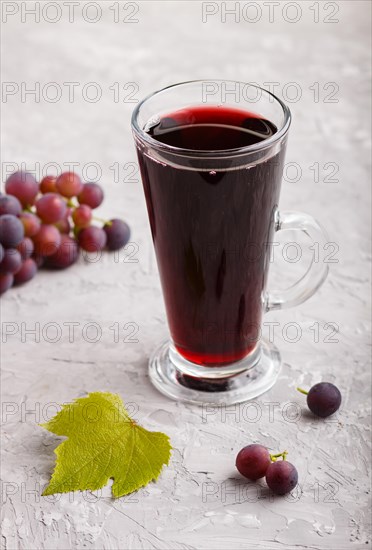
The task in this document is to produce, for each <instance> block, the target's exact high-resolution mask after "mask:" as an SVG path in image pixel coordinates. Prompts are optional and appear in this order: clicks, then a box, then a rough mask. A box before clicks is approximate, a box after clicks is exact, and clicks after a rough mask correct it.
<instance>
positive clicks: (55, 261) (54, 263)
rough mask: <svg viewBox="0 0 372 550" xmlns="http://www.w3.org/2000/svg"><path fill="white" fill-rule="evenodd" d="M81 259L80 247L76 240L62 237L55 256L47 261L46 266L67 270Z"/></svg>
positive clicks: (65, 236)
mask: <svg viewBox="0 0 372 550" xmlns="http://www.w3.org/2000/svg"><path fill="white" fill-rule="evenodd" d="M78 257H79V246H78V244H77V242H76V241H75V239H72V238H71V237H69V236H68V235H62V238H61V244H60V246H59V248H58V250H57V252H56V253H55V254H53V255H52V256H49V258H47V260H46V266H47V267H51V268H55V269H65V268H66V267H70V265H72V264H74V263H75V262H76V260H77V259H78Z"/></svg>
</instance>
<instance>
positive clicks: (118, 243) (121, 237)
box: [103, 219, 130, 250]
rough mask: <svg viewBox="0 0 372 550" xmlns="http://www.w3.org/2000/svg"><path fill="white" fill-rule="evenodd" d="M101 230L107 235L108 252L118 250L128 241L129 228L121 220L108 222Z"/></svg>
mask: <svg viewBox="0 0 372 550" xmlns="http://www.w3.org/2000/svg"><path fill="white" fill-rule="evenodd" d="M103 229H104V230H105V233H106V235H107V243H106V246H107V248H108V249H109V250H119V248H122V247H123V246H125V245H126V244H127V242H128V241H129V238H130V228H129V225H128V224H127V223H125V222H124V221H123V220H118V219H113V220H110V221H109V222H108V223H106V224H105V225H104V227H103Z"/></svg>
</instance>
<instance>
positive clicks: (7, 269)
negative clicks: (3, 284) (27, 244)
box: [0, 248, 22, 275]
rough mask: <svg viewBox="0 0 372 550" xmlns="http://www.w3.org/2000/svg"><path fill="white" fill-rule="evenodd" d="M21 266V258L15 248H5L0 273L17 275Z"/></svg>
mask: <svg viewBox="0 0 372 550" xmlns="http://www.w3.org/2000/svg"><path fill="white" fill-rule="evenodd" d="M21 265H22V256H21V254H20V253H19V252H18V250H16V249H15V248H7V249H6V250H4V258H3V261H2V262H1V264H0V273H1V274H2V275H5V274H6V273H11V274H12V275H14V273H17V271H18V270H19V269H20V267H21Z"/></svg>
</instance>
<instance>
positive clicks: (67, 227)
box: [54, 216, 71, 235]
mask: <svg viewBox="0 0 372 550" xmlns="http://www.w3.org/2000/svg"><path fill="white" fill-rule="evenodd" d="M54 225H55V226H56V228H57V229H58V231H60V232H61V233H65V234H66V235H68V234H69V233H70V231H71V224H70V220H69V219H68V217H67V216H65V217H64V218H63V220H60V221H59V222H57V223H56V224H54Z"/></svg>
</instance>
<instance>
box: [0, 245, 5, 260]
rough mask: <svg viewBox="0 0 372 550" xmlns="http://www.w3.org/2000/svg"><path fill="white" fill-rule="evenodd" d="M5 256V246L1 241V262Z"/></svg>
mask: <svg viewBox="0 0 372 550" xmlns="http://www.w3.org/2000/svg"><path fill="white" fill-rule="evenodd" d="M3 258H4V248H3V245H2V244H1V243H0V263H1V262H2V261H3Z"/></svg>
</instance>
